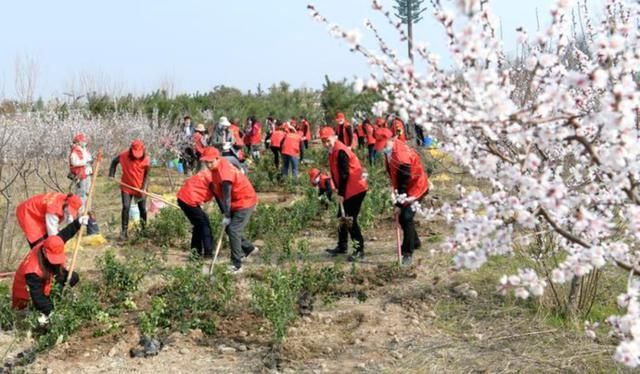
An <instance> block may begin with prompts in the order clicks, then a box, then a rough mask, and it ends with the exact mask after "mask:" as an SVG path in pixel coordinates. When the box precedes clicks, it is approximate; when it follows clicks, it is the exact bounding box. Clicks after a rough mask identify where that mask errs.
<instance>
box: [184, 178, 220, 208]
mask: <svg viewBox="0 0 640 374" xmlns="http://www.w3.org/2000/svg"><path fill="white" fill-rule="evenodd" d="M211 183H213V176H212V174H211V170H209V169H206V170H203V171H201V172H199V173H198V174H196V175H194V176H192V177H191V178H189V179H187V180H186V181H185V182H184V184H183V185H182V188H180V191H178V199H180V200H181V201H182V202H183V203H185V204H187V205H189V206H191V207H194V208H195V207H197V206H199V205H201V204H204V203H207V202H209V201H211V199H213V192H212V191H211Z"/></svg>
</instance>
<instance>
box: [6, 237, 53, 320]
mask: <svg viewBox="0 0 640 374" xmlns="http://www.w3.org/2000/svg"><path fill="white" fill-rule="evenodd" d="M41 248H42V243H40V244H39V245H37V246H35V247H34V248H33V249H31V250H30V251H29V253H28V254H27V257H25V258H24V260H22V262H21V263H20V266H19V267H18V270H17V271H16V274H15V276H14V278H13V286H12V289H11V305H12V307H13V309H24V308H26V307H27V306H28V305H29V302H30V301H31V295H30V293H29V287H28V286H27V274H36V275H37V276H38V277H39V278H41V279H44V281H45V283H44V290H43V291H44V295H45V296H49V295H50V294H51V284H52V283H53V276H54V274H53V273H49V272H48V271H46V270H45V269H44V268H43V265H42V263H41V259H40V258H39V257H40V256H39V253H40V249H41Z"/></svg>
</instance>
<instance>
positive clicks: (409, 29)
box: [407, 0, 413, 64]
mask: <svg viewBox="0 0 640 374" xmlns="http://www.w3.org/2000/svg"><path fill="white" fill-rule="evenodd" d="M411 7H413V4H411V0H407V47H408V49H409V60H411V64H413V15H412V14H411Z"/></svg>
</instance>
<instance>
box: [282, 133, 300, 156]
mask: <svg viewBox="0 0 640 374" xmlns="http://www.w3.org/2000/svg"><path fill="white" fill-rule="evenodd" d="M300 142H302V137H301V136H300V134H298V133H295V132H294V133H289V134H286V135H285V136H284V140H283V141H282V149H281V150H280V152H281V153H282V154H283V155H287V156H291V157H300Z"/></svg>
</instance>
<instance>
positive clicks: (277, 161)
mask: <svg viewBox="0 0 640 374" xmlns="http://www.w3.org/2000/svg"><path fill="white" fill-rule="evenodd" d="M271 152H273V163H274V164H275V165H276V169H279V168H280V148H277V147H271Z"/></svg>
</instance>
